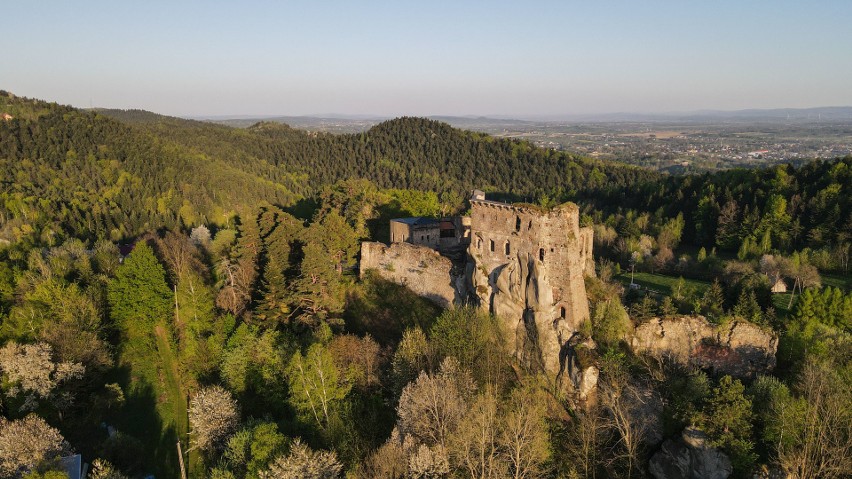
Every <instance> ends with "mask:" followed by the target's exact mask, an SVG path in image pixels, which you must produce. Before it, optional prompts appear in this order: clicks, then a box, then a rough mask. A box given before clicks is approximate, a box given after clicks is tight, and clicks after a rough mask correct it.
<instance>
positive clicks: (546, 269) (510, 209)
mask: <svg viewBox="0 0 852 479" xmlns="http://www.w3.org/2000/svg"><path fill="white" fill-rule="evenodd" d="M470 204H471V214H470V217H469V218H468V217H464V218H460V219H459V221H458V224H460V225H464V226H467V225H470V226H469V233H468V232H467V231H465V233H464V234H463V235H459V237H461V238H463V240H462V241H464V243H465V244H467V243H468V242H469V245H468V246H467V255H463V256H462V258H461V259H460V261H461V262H462V263H464V264H461V265H460V264H458V262H459V260H457V264H456V267H454V268H451V267H450V259H448V258H445V257H443V258H442V257H440V256H438V255H437V253H434V252H432V251H430V250H440V249H441V248H439V244H438V243H437V242H435V241H434V240H433V235H434V234H435V232H429V233H428V237H429V238H428V239H429V241H426V235H427V233H423V237H424V241H423V243H426V244H425V245H423V244H421V245H408V244H406V245H405V247H402V245H400V244H399V241H400V240H401V241H405V242H407V243H414V242H418V243H419V242H420V240H419V237H416V238H414V241H412V239H411V235H410V234H407V235H402V234H401V233H400V232H399V231H406V230H403V229H400V228H403V227H405V226H408V225H409V224H412V225H418V224H419V223H420V222H417V221H414V220H413V219H405V221H397V223H400V225H397V229H398V231H397V230H394V229H392V237H391V239H392V240H394V239H396V240H397V241H391V245H390V246H385V245H383V244H382V243H364V244H362V247H361V251H362V259H361V273H362V274H363V273H364V272H365V271H366V270H367V269H375V270H376V271H377V272H378V273H379V274H380V275H381V276H383V277H385V278H386V279H388V280H390V281H394V282H396V283H399V284H406V285H415V286H416V287H415V288H414V289H415V291H416V292H417V293H418V294H420V295H421V296H425V297H430V298H433V300H436V302H439V304H441V305H442V306H446V305H447V303H448V300H449V298H451V297H454V298H455V301H454V302H465V301H466V302H473V303H477V304H479V306H480V307H481V308H483V309H485V310H487V311H489V312H490V313H493V314H494V315H495V316H496V317H497V318H499V321H500V322H501V323H502V325H503V326H504V328H503V329H504V331H506V332H507V334H508V337H507V341H508V343H509V348H510V349H511V351H512V352H513V354H514V355H515V356H517V357H518V359H519V360H521V361H522V362H523V363H525V364H527V365H529V366H531V367H535V368H540V369H543V370H544V371H546V372H547V373H548V374H549V375H550V376H551V377H555V378H557V380H558V381H559V382H561V383H563V384H564V385H566V386H567V385H568V384H573V386H574V389H575V390H576V391H578V392H579V393H580V396H581V397H582V396H584V394H583V389H584V388H583V387H582V386H581V384H582V383H588V382H589V377H588V376H589V374H588V373H587V372H585V371H582V370H578V367H579V366H578V365H577V361H576V360H575V357H574V355H572V349H573V348H574V346H576V344H574V343H575V342H576V341H577V338H578V337H579V336H575V333H576V332H577V331H578V330H579V329H580V327H581V325H582V324H583V323H584V322H585V321H587V320H589V304H588V299H587V298H586V288H585V282H584V277H585V275H586V274H594V262H593V258H592V229H591V228H580V212H579V208H578V207H577V205H575V204H573V203H565V204H562V205H560V206H557V207H555V208H551V209H545V208H541V207H539V206H536V205H528V204H507V203H502V202H498V201H490V200H486V199H485V194H484V193H483V192H481V191H474V192H473V195H472V197H471V198H470ZM426 224H429V225H430V226H431V223H428V222H423V225H424V226H425V225H426ZM393 226H394V225H393V224H392V228H393ZM466 229H467V228H465V230H466ZM412 231H413V230H412ZM424 231H425V230H424ZM394 232H396V234H394ZM437 233H438V236H439V237H440V231H437ZM418 234H419V233H418ZM394 236H396V238H394ZM427 252H428V253H431V254H427ZM426 256H428V257H429V258H430V261H429V262H426V261H425V260H424V257H426ZM439 258H442V259H439ZM430 265H431V266H430ZM427 270H429V271H427ZM433 270H434V271H433ZM451 292H452V294H451ZM592 347H593V346H592ZM581 369H582V368H581ZM592 373H593V374H592V375H593V376H595V377H596V374H597V371H596V370H595V371H593V372H592ZM568 379H570V381H567V382H566V380H568ZM568 387H569V389H570V386H568Z"/></svg>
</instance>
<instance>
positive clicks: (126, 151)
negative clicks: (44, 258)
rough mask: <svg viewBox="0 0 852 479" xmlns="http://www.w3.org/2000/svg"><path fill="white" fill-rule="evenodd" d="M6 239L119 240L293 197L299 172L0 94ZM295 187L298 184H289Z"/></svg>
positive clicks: (1, 208) (1, 225)
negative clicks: (218, 154) (192, 147)
mask: <svg viewBox="0 0 852 479" xmlns="http://www.w3.org/2000/svg"><path fill="white" fill-rule="evenodd" d="M0 111H2V112H4V113H8V114H10V115H12V116H13V118H12V119H11V120H5V121H0V179H2V186H0V238H2V239H4V240H7V241H11V242H13V243H14V242H16V241H18V240H23V241H24V242H29V243H47V244H50V243H51V242H52V240H51V238H52V237H54V236H59V237H62V236H64V235H69V236H74V237H81V238H90V239H91V238H94V237H104V238H109V239H112V240H119V239H122V238H128V237H132V236H135V235H138V234H140V233H142V232H145V231H150V230H153V229H157V228H160V227H177V226H180V225H182V224H186V225H191V224H200V223H206V222H214V221H221V220H222V217H223V215H228V214H231V212H232V211H234V210H235V209H238V208H239V207H240V206H241V205H247V206H248V205H256V204H258V203H259V202H261V201H264V200H265V201H269V202H272V203H281V204H289V203H292V202H293V201H295V200H296V199H298V198H299V196H300V195H299V194H298V193H297V192H294V191H296V188H295V186H294V185H298V184H299V183H300V179H299V178H295V177H291V176H289V174H288V173H285V172H281V171H277V170H276V169H275V168H274V167H271V166H270V165H269V164H267V163H259V162H257V163H255V164H253V165H250V164H236V163H235V162H233V161H226V160H225V159H223V158H218V157H210V156H206V155H203V154H198V153H196V152H193V151H191V150H189V149H187V148H185V147H182V146H180V145H177V144H175V143H173V142H171V141H168V140H167V139H163V138H159V137H157V136H156V135H152V134H150V133H147V132H144V131H140V130H137V129H133V128H130V127H128V126H127V125H125V124H123V123H121V122H118V121H116V120H114V119H111V118H108V117H105V116H103V115H100V114H98V113H95V112H87V111H81V110H77V109H74V108H70V107H66V106H60V105H56V104H52V103H45V102H40V101H33V100H27V99H21V98H17V97H12V96H8V95H0ZM291 186H293V188H291Z"/></svg>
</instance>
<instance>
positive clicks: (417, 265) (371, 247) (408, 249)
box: [360, 242, 464, 308]
mask: <svg viewBox="0 0 852 479" xmlns="http://www.w3.org/2000/svg"><path fill="white" fill-rule="evenodd" d="M368 269H374V270H376V272H377V273H378V274H379V275H380V276H382V277H383V278H385V279H387V280H388V281H393V282H394V283H397V284H401V285H404V286H407V287H408V288H409V289H411V290H412V291H414V292H415V293H417V294H418V295H420V296H423V297H425V298H428V299H430V300H432V301H434V302H435V303H437V304H438V305H439V306H441V307H444V308H449V307H451V306H452V305H453V303H454V302H455V301H456V300H457V299H459V298H460V296H461V295H463V294H464V292H463V291H460V290H458V289H457V287H458V288H463V286H464V281H463V278H462V277H461V276H460V275H454V274H453V264H452V262H451V261H450V260H449V259H447V258H445V257H443V256H441V255H440V254H438V252H437V251H435V250H433V249H431V248H428V247H426V246H417V245H413V244H409V243H393V244H391V245H390V246H388V245H385V244H384V243H375V242H365V243H361V267H360V274H361V275H362V276H363V274H364V272H365V271H367V270H368Z"/></svg>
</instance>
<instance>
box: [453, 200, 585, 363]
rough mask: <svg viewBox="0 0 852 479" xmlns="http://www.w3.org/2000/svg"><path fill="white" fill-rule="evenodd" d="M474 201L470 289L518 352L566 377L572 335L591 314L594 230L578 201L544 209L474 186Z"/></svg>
mask: <svg viewBox="0 0 852 479" xmlns="http://www.w3.org/2000/svg"><path fill="white" fill-rule="evenodd" d="M470 204H471V217H470V218H471V227H470V231H471V232H470V234H471V243H470V247H469V249H468V252H469V257H470V259H471V260H472V261H470V262H469V263H468V265H467V270H468V277H469V278H470V286H471V290H472V291H473V292H474V294H475V295H476V297H477V298H478V300H479V304H480V305H481V306H482V307H483V308H486V309H488V310H489V311H490V312H491V313H493V314H494V315H495V316H497V317H498V318H499V319H500V321H501V322H502V323H503V324H504V327H505V330H506V331H507V332H508V333H509V338H508V339H509V341H510V347H511V349H512V350H513V351H514V352H515V354H516V355H517V356H518V358H519V359H521V360H522V361H523V362H525V363H527V364H531V365H532V364H539V365H540V366H541V367H542V368H543V369H544V370H545V371H547V372H549V373H551V374H553V375H555V376H562V375H563V372H564V371H565V370H566V367H567V365H566V360H567V359H568V358H567V356H568V353H569V351H568V349H569V344H568V343H569V340H570V339H571V338H572V336H573V335H574V333H576V332H577V331H578V330H579V329H580V326H581V325H582V324H583V322H585V321H587V320H588V319H589V304H588V299H587V298H586V287H585V281H584V276H585V275H586V274H594V262H593V258H592V238H593V237H592V229H591V228H580V218H579V216H580V212H579V208H578V207H577V205H575V204H573V203H565V204H562V205H560V206H557V207H555V208H552V209H543V208H541V207H539V206H536V205H525V204H515V205H511V204H506V203H501V202H497V201H489V200H486V199H485V195H484V194H483V193H482V192H480V191H475V192H474V194H473V197H472V198H471V199H470Z"/></svg>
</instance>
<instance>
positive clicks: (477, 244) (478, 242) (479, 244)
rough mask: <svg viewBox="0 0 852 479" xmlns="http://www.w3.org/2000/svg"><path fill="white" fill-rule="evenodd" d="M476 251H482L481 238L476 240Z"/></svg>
mask: <svg viewBox="0 0 852 479" xmlns="http://www.w3.org/2000/svg"><path fill="white" fill-rule="evenodd" d="M476 249H478V250H480V251H482V238H478V239H477V240H476Z"/></svg>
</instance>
